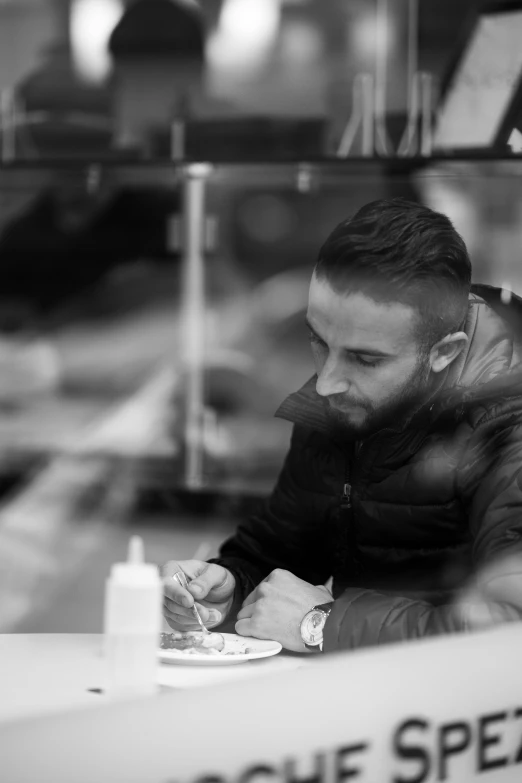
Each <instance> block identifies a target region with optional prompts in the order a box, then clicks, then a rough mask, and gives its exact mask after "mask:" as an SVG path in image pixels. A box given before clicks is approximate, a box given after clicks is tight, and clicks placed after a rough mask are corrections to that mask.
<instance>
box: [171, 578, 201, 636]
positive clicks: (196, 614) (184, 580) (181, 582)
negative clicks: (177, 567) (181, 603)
mask: <svg viewBox="0 0 522 783" xmlns="http://www.w3.org/2000/svg"><path fill="white" fill-rule="evenodd" d="M172 578H173V579H175V580H176V582H177V583H178V584H179V585H181V587H183V589H184V590H187V589H188V579H187V577H186V575H185V574H184V573H183V571H176V573H175V574H174V576H173V577H172ZM192 613H193V615H194V617H195V618H196V620H197V621H198V623H199V625H200V626H201V630H202V631H203V633H208V634H209V636H210V631H209V630H208V628H207V627H206V625H205V623H204V622H203V620H202V619H201V617H200V614H199V611H198V608H197V606H196V604H195V603H194V604H193V605H192Z"/></svg>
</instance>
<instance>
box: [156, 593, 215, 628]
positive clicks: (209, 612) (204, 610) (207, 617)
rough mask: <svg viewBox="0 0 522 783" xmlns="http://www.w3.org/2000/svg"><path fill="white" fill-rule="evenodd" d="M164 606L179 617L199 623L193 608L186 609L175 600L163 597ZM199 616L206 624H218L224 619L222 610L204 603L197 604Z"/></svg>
mask: <svg viewBox="0 0 522 783" xmlns="http://www.w3.org/2000/svg"><path fill="white" fill-rule="evenodd" d="M163 606H164V609H165V610H166V611H168V612H170V613H171V614H172V615H178V616H179V617H185V618H188V619H190V621H191V622H196V624H198V621H197V620H196V618H195V617H194V612H193V611H192V609H185V608H184V607H182V606H179V605H178V604H177V603H175V601H172V600H171V599H170V598H164V599H163ZM195 606H196V608H197V610H198V612H199V616H200V617H201V620H202V621H203V622H204V623H205V624H207V623H208V624H209V625H218V624H219V623H221V621H222V619H223V618H222V615H221V612H220V611H219V610H218V609H213V608H208V607H207V606H203V605H202V604H195Z"/></svg>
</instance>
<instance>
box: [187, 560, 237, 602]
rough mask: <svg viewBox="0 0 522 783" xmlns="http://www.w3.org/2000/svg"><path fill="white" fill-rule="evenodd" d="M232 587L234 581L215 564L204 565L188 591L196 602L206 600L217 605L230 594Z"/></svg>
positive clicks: (227, 572)
mask: <svg viewBox="0 0 522 783" xmlns="http://www.w3.org/2000/svg"><path fill="white" fill-rule="evenodd" d="M234 587H235V580H234V577H233V576H232V574H231V573H230V571H228V570H227V569H226V568H223V566H220V565H217V564H216V563H205V565H204V567H203V568H202V570H201V572H200V573H199V574H198V576H196V578H195V579H193V580H192V582H190V583H189V587H188V589H189V592H190V593H191V595H193V596H194V598H196V599H197V600H200V599H202V598H207V599H208V600H211V601H215V602H216V603H219V602H221V601H224V600H226V599H227V598H228V597H229V596H230V595H231V594H232V592H233V591H234Z"/></svg>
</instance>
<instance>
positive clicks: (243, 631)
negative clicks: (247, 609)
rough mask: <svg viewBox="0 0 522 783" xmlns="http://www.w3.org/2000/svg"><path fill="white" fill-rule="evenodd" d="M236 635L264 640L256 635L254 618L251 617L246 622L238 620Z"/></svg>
mask: <svg viewBox="0 0 522 783" xmlns="http://www.w3.org/2000/svg"><path fill="white" fill-rule="evenodd" d="M236 633H237V634H239V635H240V636H252V637H254V638H256V639H260V638H262V637H260V636H257V634H256V632H255V630H254V626H253V622H252V618H251V617H247V618H246V619H244V620H238V621H237V623H236Z"/></svg>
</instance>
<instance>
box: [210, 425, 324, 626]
mask: <svg viewBox="0 0 522 783" xmlns="http://www.w3.org/2000/svg"><path fill="white" fill-rule="evenodd" d="M307 432H308V431H307V430H306V429H303V428H302V427H297V426H296V427H295V428H294V430H293V433H292V440H291V444H290V449H289V452H288V454H287V456H286V459H285V463H284V465H283V468H282V471H281V473H280V476H279V479H278V481H277V483H276V486H275V488H274V491H273V492H272V494H271V496H270V497H269V498H268V500H266V501H265V502H264V504H263V505H262V506H261V508H260V510H259V512H258V513H256V514H254V515H252V516H251V517H250V518H249V519H248V520H247V521H246V522H244V523H242V524H240V525H239V527H238V529H237V531H236V533H235V534H234V535H233V536H232V537H231V538H229V539H228V540H227V541H226V542H225V543H224V544H223V546H222V547H221V550H220V556H219V558H216V559H214V560H212V561H211V562H214V563H219V564H220V565H223V566H225V567H226V568H228V569H229V570H230V571H232V573H233V574H234V576H235V578H236V585H237V587H236V596H235V602H234V608H233V610H232V612H231V616H232V614H233V613H234V609H237V610H239V608H240V607H241V604H242V602H243V600H244V599H245V598H246V597H247V595H248V594H249V593H250V592H251V591H252V590H253V589H254V587H256V586H257V585H258V584H259V583H260V582H261V581H262V580H263V579H264V578H265V577H266V576H268V574H270V573H271V572H272V571H273V570H274V569H276V568H282V569H285V570H287V571H291V572H292V573H293V574H295V575H296V576H298V577H300V578H301V579H304V580H305V581H306V582H309V583H310V584H324V582H326V580H327V579H328V577H329V576H330V574H329V573H328V566H327V565H326V560H325V557H324V556H323V546H324V544H323V540H322V539H323V536H322V535H321V526H322V522H323V519H322V517H323V516H324V504H319V503H318V502H317V495H316V493H314V492H313V491H311V490H310V489H308V488H307V487H306V486H305V482H304V481H303V472H304V467H305V465H304V461H305V460H306V441H307Z"/></svg>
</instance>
